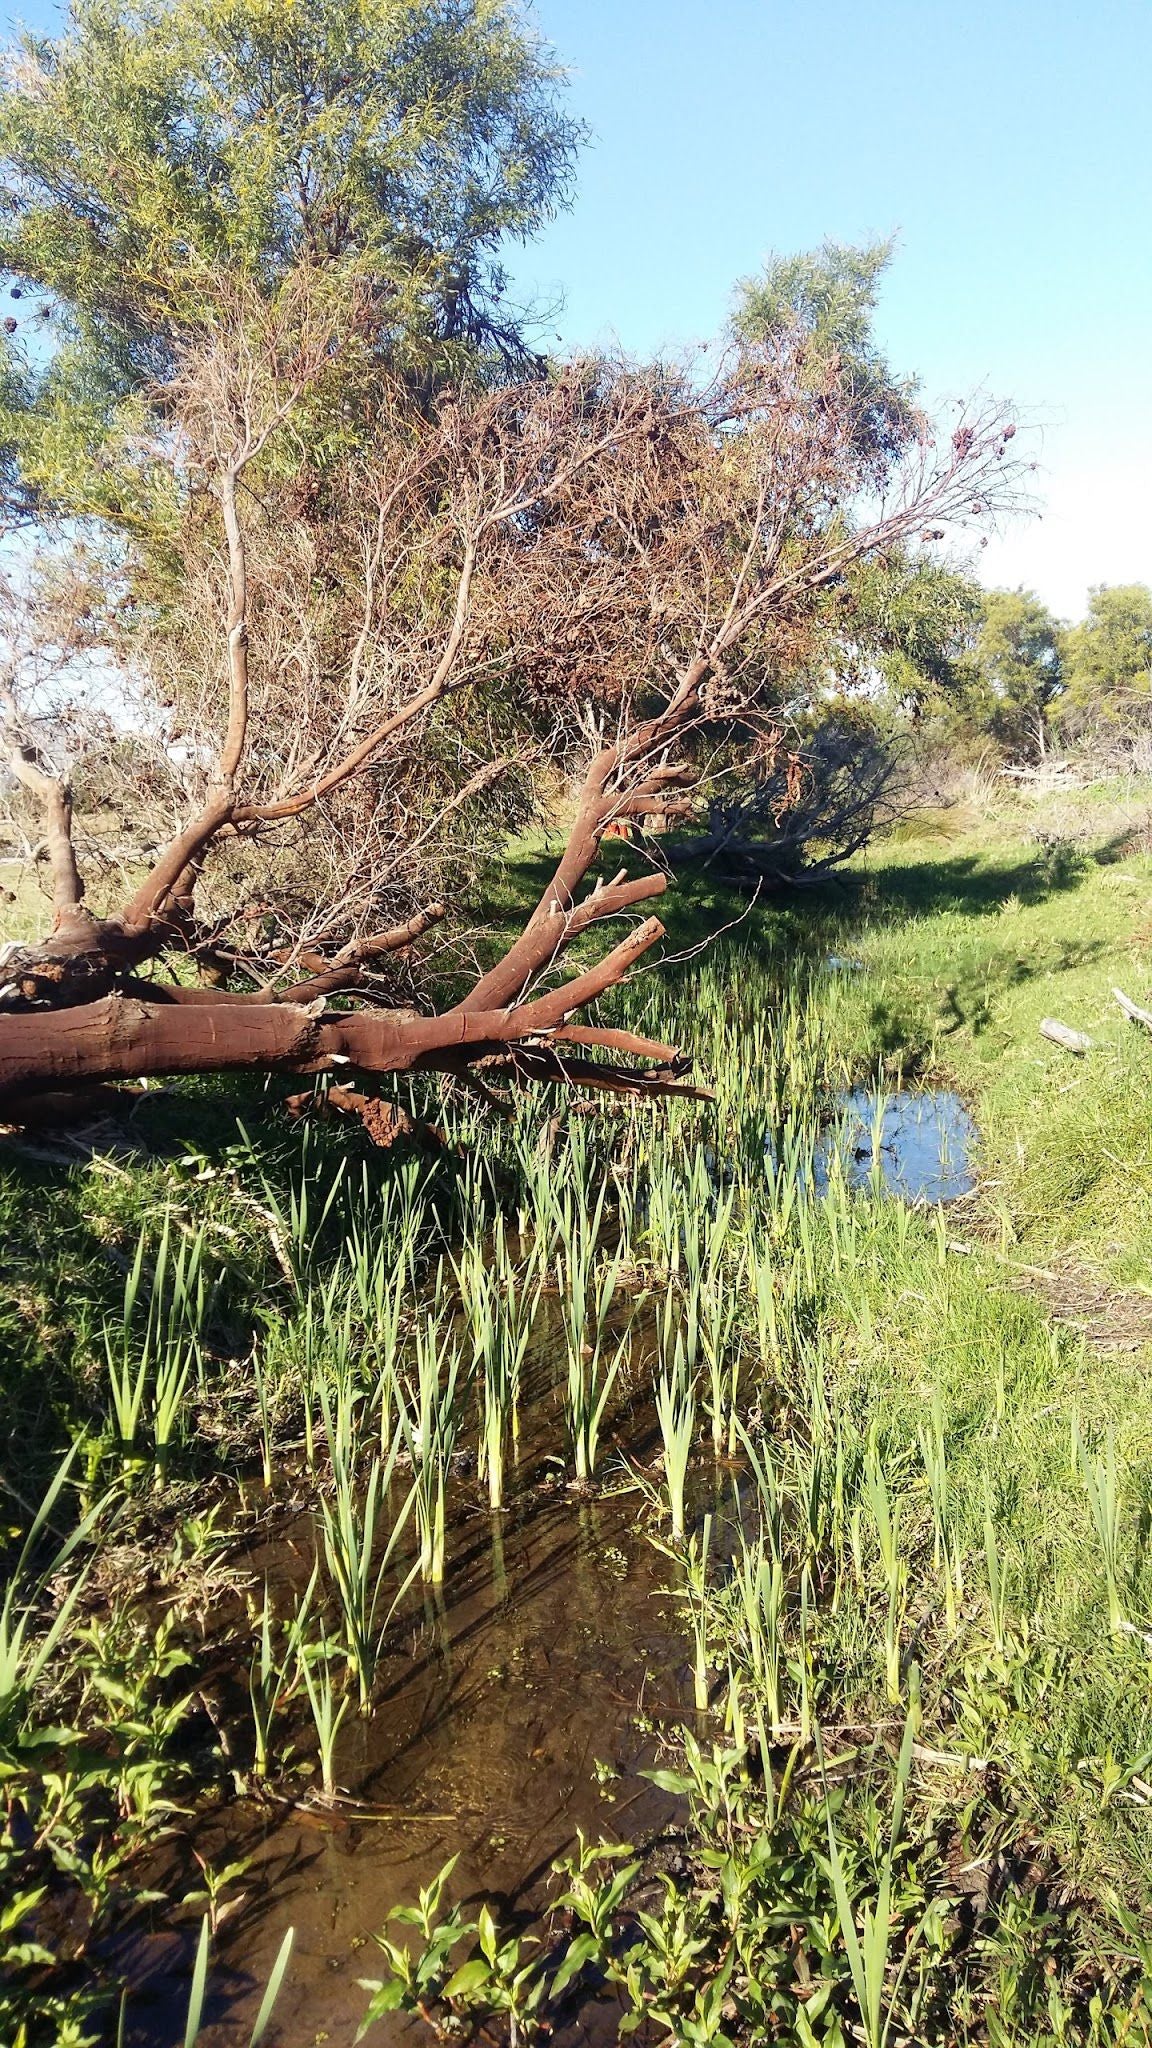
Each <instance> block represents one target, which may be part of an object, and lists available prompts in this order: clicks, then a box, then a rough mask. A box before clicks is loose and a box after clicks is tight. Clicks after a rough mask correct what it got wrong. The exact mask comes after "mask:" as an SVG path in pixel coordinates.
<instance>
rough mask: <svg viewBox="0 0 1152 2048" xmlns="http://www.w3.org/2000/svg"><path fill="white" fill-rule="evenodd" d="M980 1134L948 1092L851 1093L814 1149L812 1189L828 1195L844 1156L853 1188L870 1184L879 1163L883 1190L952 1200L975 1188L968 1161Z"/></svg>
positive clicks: (911, 1198) (915, 1198) (907, 1197)
mask: <svg viewBox="0 0 1152 2048" xmlns="http://www.w3.org/2000/svg"><path fill="white" fill-rule="evenodd" d="M878 1112H879V1131H878V1132H877V1114H878ZM977 1135H978V1133H977V1130H976V1125H975V1123H974V1122H973V1120H972V1117H971V1116H970V1114H969V1112H968V1110H967V1109H966V1108H965V1106H964V1104H963V1102H962V1101H961V1100H960V1097H959V1096H958V1095H957V1094H955V1093H954V1092H953V1090H952V1089H950V1088H933V1089H923V1090H918V1089H911V1088H905V1089H900V1090H899V1091H898V1092H897V1093H896V1094H894V1095H888V1094H880V1093H878V1092H877V1090H875V1089H872V1088H853V1089H850V1090H849V1091H848V1092H847V1093H846V1094H844V1095H842V1096H841V1097H840V1099H839V1102H838V1104H837V1118H836V1121H835V1123H834V1124H832V1125H831V1126H830V1127H829V1128H828V1130H827V1131H826V1132H825V1134H824V1136H823V1138H822V1140H821V1142H820V1144H819V1146H818V1147H817V1150H816V1154H815V1161H814V1165H815V1185H816V1188H817V1191H818V1192H819V1193H824V1192H826V1190H827V1187H828V1182H829V1177H830V1174H831V1171H832V1167H833V1163H834V1161H835V1160H836V1159H837V1158H839V1160H840V1162H841V1164H842V1166H843V1170H844V1174H845V1177H846V1179H847V1181H848V1185H849V1186H850V1187H854V1188H862V1187H867V1186H868V1185H869V1183H870V1181H871V1179H872V1174H873V1171H874V1169H875V1168H876V1166H877V1165H878V1167H879V1173H880V1180H881V1185H882V1187H883V1189H884V1191H885V1193H887V1194H890V1195H896V1196H898V1197H899V1199H900V1200H901V1201H905V1202H928V1203H936V1202H955V1201H958V1200H959V1199H960V1197H961V1196H962V1195H968V1194H971V1192H972V1189H973V1188H974V1187H975V1185H976V1181H975V1175H974V1174H973V1172H972V1171H971V1168H970V1165H969V1160H970V1157H971V1154H972V1152H973V1150H974V1148H975V1145H976V1140H977ZM877 1136H878V1137H879V1147H878V1148H877V1145H876V1140H877Z"/></svg>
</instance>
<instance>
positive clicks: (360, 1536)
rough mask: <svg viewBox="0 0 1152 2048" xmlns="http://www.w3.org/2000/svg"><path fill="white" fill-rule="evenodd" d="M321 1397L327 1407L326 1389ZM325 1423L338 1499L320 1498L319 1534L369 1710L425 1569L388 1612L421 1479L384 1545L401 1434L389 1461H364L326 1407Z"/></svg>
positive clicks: (404, 1585) (364, 1709)
mask: <svg viewBox="0 0 1152 2048" xmlns="http://www.w3.org/2000/svg"><path fill="white" fill-rule="evenodd" d="M321 1397H322V1400H323V1401H324V1403H325V1404H327V1401H328V1396H327V1393H326V1392H325V1391H324V1390H323V1389H322V1390H321ZM325 1423H326V1428H327V1431H328V1438H329V1443H330V1444H331V1445H332V1486H333V1493H332V1497H331V1498H329V1496H328V1494H327V1493H322V1494H321V1495H320V1535H321V1539H322V1543H323V1549H324V1559H325V1563H326V1564H327V1567H328V1574H329V1577H330V1579H331V1581H332V1585H333V1587H334V1589H335V1592H336V1596H337V1601H338V1604H339V1609H340V1615H341V1619H342V1621H343V1626H344V1642H345V1647H346V1650H347V1654H348V1664H349V1669H350V1672H351V1675H352V1677H353V1678H354V1679H355V1681H356V1683H357V1685H358V1687H359V1693H360V1712H361V1714H365V1715H366V1714H369V1713H371V1710H372V1687H373V1683H374V1680H375V1676H376V1666H377V1664H378V1662H379V1659H380V1653H381V1650H382V1647H383V1642H384V1636H385V1634H386V1632H387V1629H388V1625H389V1623H390V1621H391V1619H392V1616H393V1615H394V1614H395V1612H396V1609H397V1607H398V1606H399V1604H400V1602H401V1600H402V1599H403V1597H404V1594H405V1593H406V1592H407V1590H408V1587H409V1586H410V1585H411V1583H412V1579H413V1578H414V1577H415V1575H416V1571H417V1569H418V1567H417V1565H415V1564H414V1565H413V1566H412V1569H411V1571H410V1572H409V1573H408V1575H407V1577H406V1578H404V1579H403V1580H402V1581H401V1583H400V1585H399V1587H398V1588H397V1590H396V1592H395V1593H394V1594H393V1596H392V1598H391V1600H390V1601H388V1603H387V1605H386V1607H385V1608H384V1611H383V1614H381V1607H382V1597H381V1596H382V1591H383V1586H384V1581H385V1578H386V1577H387V1574H388V1572H389V1570H390V1569H391V1566H392V1561H393V1558H394V1556H395V1554H396V1549H397V1545H398V1544H399V1541H400V1538H401V1536H402V1535H403V1533H404V1528H405V1525H406V1523H407V1520H408V1516H409V1513H410V1511H411V1509H412V1507H413V1504H414V1502H415V1499H416V1484H415V1483H414V1484H413V1486H412V1487H411V1488H410V1489H409V1491H408V1492H407V1494H406V1495H405V1498H404V1501H403V1503H402V1505H401V1507H400V1510H399V1513H398V1514H395V1515H393V1516H392V1517H391V1519H390V1522H389V1526H388V1530H387V1535H386V1538H385V1541H384V1542H383V1545H381V1543H380V1541H379V1538H380V1535H381V1524H382V1515H383V1511H384V1505H385V1502H386V1501H387V1500H388V1499H389V1496H390V1492H391V1487H392V1480H393V1475H394V1473H395V1469H396V1456H397V1452H398V1450H399V1449H400V1445H401V1443H402V1441H403V1436H402V1432H400V1431H398V1432H397V1434H396V1436H395V1437H394V1438H393V1442H392V1447H391V1450H390V1451H389V1453H388V1457H387V1459H385V1460H382V1459H381V1457H380V1455H379V1452H378V1451H375V1450H373V1452H372V1454H371V1456H369V1457H368V1459H367V1460H366V1461H363V1460H361V1459H360V1458H359V1457H358V1456H357V1455H356V1453H357V1451H358V1448H359V1447H358V1445H356V1443H355V1441H354V1440H352V1441H349V1440H348V1439H347V1438H346V1437H345V1436H343V1435H342V1434H341V1433H338V1432H336V1431H335V1430H334V1429H333V1427H332V1426H331V1424H330V1422H329V1418H328V1410H327V1405H326V1408H325ZM365 1470H366V1473H367V1477H366V1479H365V1478H364V1471H365Z"/></svg>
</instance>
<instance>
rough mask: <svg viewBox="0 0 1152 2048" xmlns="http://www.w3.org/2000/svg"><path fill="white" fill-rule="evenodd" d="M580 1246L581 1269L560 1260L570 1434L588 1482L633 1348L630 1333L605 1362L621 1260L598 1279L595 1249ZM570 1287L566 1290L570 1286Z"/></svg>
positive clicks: (581, 1476)
mask: <svg viewBox="0 0 1152 2048" xmlns="http://www.w3.org/2000/svg"><path fill="white" fill-rule="evenodd" d="M586 1247H587V1241H586V1240H585V1247H584V1248H581V1249H579V1250H578V1249H577V1247H576V1245H575V1244H574V1245H573V1247H572V1250H571V1254H570V1256H571V1257H572V1259H573V1260H574V1265H575V1270H574V1271H573V1270H572V1268H571V1267H570V1268H569V1270H568V1272H567V1273H566V1271H565V1267H564V1264H563V1262H562V1261H561V1262H558V1263H557V1268H556V1273H557V1280H558V1283H559V1285H560V1288H561V1310H560V1313H561V1320H562V1323H563V1328H564V1340H565V1348H566V1356H567V1367H568V1370H567V1382H566V1407H567V1418H568V1434H569V1439H570V1442H571V1446H572V1460H573V1466H574V1469H575V1473H576V1478H577V1480H578V1481H579V1482H580V1483H581V1484H588V1483H589V1482H590V1481H591V1480H592V1479H593V1478H594V1477H595V1472H596V1462H597V1458H598V1455H599V1448H600V1430H601V1427H602V1425H603V1421H604V1414H605V1411H606V1409H607V1406H608V1402H609V1400H610V1398H611V1395H612V1390H613V1388H614V1387H615V1385H616V1381H617V1380H618V1378H619V1376H620V1372H621V1369H622V1367H623V1365H624V1362H625V1359H626V1358H627V1357H628V1355H629V1351H630V1338H629V1334H628V1332H625V1334H624V1336H623V1337H622V1338H621V1339H620V1341H619V1342H618V1344H617V1346H616V1349H615V1352H614V1354H613V1356H612V1358H611V1359H610V1360H609V1361H608V1362H607V1363H605V1358H604V1345H605V1337H606V1334H607V1325H608V1317H609V1313H610V1311H611V1307H612V1301H613V1297H614V1296H615V1293H616V1288H617V1284H618V1281H619V1278H620V1270H621V1268H620V1262H619V1261H618V1260H613V1261H608V1262H606V1263H605V1264H604V1266H603V1267H602V1268H601V1270H600V1273H599V1275H598V1276H597V1277H596V1279H595V1281H592V1280H591V1278H590V1263H591V1260H590V1251H589V1252H588V1253H587V1256H586ZM566 1288H567V1289H570V1291H568V1292H565V1289H566Z"/></svg>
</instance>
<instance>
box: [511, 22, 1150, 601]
mask: <svg viewBox="0 0 1152 2048" xmlns="http://www.w3.org/2000/svg"><path fill="white" fill-rule="evenodd" d="M536 14H537V18H538V20H539V22H540V24H541V26H542V28H543V30H544V32H545V33H546V35H547V36H548V37H549V39H550V40H551V42H552V43H553V44H554V46H555V47H556V50H557V53H558V55H559V56H560V57H561V58H562V59H563V60H564V61H565V62H566V63H567V65H568V66H569V69H570V71H571V74H572V77H571V88H570V96H571V100H572V104H573V106H574V107H575V109H576V111H578V112H579V113H580V114H582V115H583V117H584V118H585V119H586V120H587V121H588V122H589V124H590V126H591V128H592V130H593V141H592V144H591V146H590V148H589V149H588V151H587V153H586V155H585V158H584V161H583V164H582V167H581V171H580V178H579V192H578V197H577V201H576V205H575V208H574V210H573V211H572V213H571V214H569V215H567V216H565V217H564V218H562V219H561V220H560V221H558V222H557V223H556V225H555V226H554V227H553V228H552V229H551V230H550V231H549V232H548V233H547V235H545V236H544V238H543V239H542V240H541V241H539V242H538V243H536V244H534V245H533V246H532V248H531V249H529V250H528V251H525V252H523V253H522V254H518V255H517V257H516V259H515V262H514V274H515V276H516V278H517V281H518V283H519V285H520V286H521V288H522V289H523V290H524V291H528V292H535V293H537V294H539V295H541V296H542V297H543V298H545V299H548V298H549V297H550V296H554V295H556V294H558V293H561V292H562V293H563V294H564V298H565V303H564V306H563V308H562V310H561V312H560V314H559V317H558V318H557V319H556V320H554V321H552V322H550V323H549V328H548V331H549V332H555V331H558V332H559V333H560V335H561V337H562V338H563V339H564V340H565V341H566V342H570V343H573V344H586V343H593V342H596V341H604V340H608V339H610V338H613V337H614V338H617V339H618V340H619V341H620V342H621V343H622V344H623V345H624V347H626V348H628V349H630V350H636V351H640V352H642V351H645V350H649V349H655V348H659V347H663V346H668V345H675V344H677V343H680V342H686V341H691V340H695V339H702V338H704V337H706V336H708V335H710V334H713V333H715V332H716V330H717V328H718V327H719V325H720V324H721V322H722V321H723V319H724V316H725V312H726V309H727V306H728V303H729V299H730V295H731V290H732V286H733V284H734V282H735V280H736V279H738V278H739V277H742V276H746V275H748V274H749V273H750V272H752V271H754V270H755V269H756V267H757V265H758V263H759V262H760V261H761V260H762V258H763V257H764V255H765V254H766V253H767V252H768V251H771V250H778V251H793V250H797V249H804V248H811V247H813V246H815V245H816V244H817V243H819V242H820V241H822V240H823V239H824V238H825V237H826V236H832V237H835V238H837V239H840V240H845V241H858V240H864V239H868V238H871V237H873V236H877V235H887V234H890V233H893V232H895V233H896V234H897V236H898V249H897V254H896V258H895V261H894V264H893V267H892V270H891V272H890V274H889V278H888V281H887V283H886V285H885V288H884V292H883V297H882V301H881V305H880V310H879V317H878V332H879V336H880V338H881V340H882V342H883V343H884V345H885V347H886V348H887V350H888V352H889V354H890V356H891V358H892V360H893V361H894V363H895V364H896V365H897V366H898V367H899V368H901V369H905V370H909V371H914V372H916V373H918V374H919V376H920V378H921V380H922V383H923V386H924V389H925V391H926V393H927V394H929V395H930V396H935V397H939V398H945V397H950V396H953V395H957V394H960V393H962V392H968V391H970V390H972V389H973V388H974V387H976V386H985V387H987V388H988V389H989V390H990V391H992V392H994V393H996V394H997V395H999V396H1003V397H1005V398H1008V399H1010V400H1011V401H1012V402H1013V403H1014V404H1015V405H1016V406H1018V407H1019V408H1020V417H1021V418H1023V419H1031V420H1033V421H1036V422H1038V423H1039V425H1038V429H1037V435H1036V440H1037V455H1038V457H1039V460H1040V463H1041V470H1040V472H1039V474H1038V476H1037V479H1036V486H1037V496H1038V497H1039V498H1040V499H1041V500H1042V501H1043V516H1042V517H1041V518H1040V519H1039V520H1037V521H1033V522H1030V523H1029V524H1028V525H1027V526H1022V527H1019V528H1016V529H1014V530H1013V531H1012V532H1011V533H1010V534H1008V535H1006V536H1005V537H1004V538H1003V539H1001V540H997V541H993V543H992V544H991V545H990V546H989V547H988V549H987V550H986V551H985V553H984V555H983V556H982V558H981V571H982V573H983V574H984V575H985V577H986V580H988V581H993V582H1006V583H1016V582H1025V583H1027V584H1029V585H1030V586H1032V587H1033V588H1036V589H1038V590H1039V591H1040V593H1041V594H1042V596H1043V597H1044V598H1045V599H1046V600H1047V602H1048V603H1049V604H1051V605H1052V606H1053V607H1054V608H1055V609H1056V610H1057V611H1059V612H1060V613H1061V614H1063V615H1064V616H1066V617H1075V616H1077V615H1079V614H1080V612H1081V611H1082V610H1083V606H1084V602H1085V598H1086V593H1087V588H1088V586H1089V584H1091V583H1097V582H1111V583H1119V582H1126V581H1132V580H1141V581H1149V582H1152V402H1150V401H1152V109H1150V86H1152V5H1150V4H1149V0H1096V4H1095V5H1088V4H1083V5H1074V4H1071V0H1046V4H1041V0H1001V4H999V5H993V4H989V0H977V4H971V0H969V4H964V0H955V4H953V5H942V4H939V0H919V4H917V0H818V4H814V0H710V4H703V0H699V4H693V0H663V4H658V0H617V4H611V0H538V5H537V8H536Z"/></svg>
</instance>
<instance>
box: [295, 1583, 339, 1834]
mask: <svg viewBox="0 0 1152 2048" xmlns="http://www.w3.org/2000/svg"><path fill="white" fill-rule="evenodd" d="M309 1597H310V1596H309V1595H307V1594H306V1595H305V1605H306V1604H307V1601H308V1598H309ZM297 1622H298V1627H297V1631H296V1644H297V1649H296V1668H297V1670H298V1672H299V1674H300V1679H301V1681H302V1683H303V1686H304V1691H305V1694H306V1696H307V1700H308V1705H309V1708H310V1710H311V1714H312V1725H313V1728H314V1729H315V1732H316V1745H317V1750H318V1753H319V1759H320V1782H321V1786H322V1789H323V1792H324V1796H325V1798H326V1799H335V1798H336V1796H337V1792H338V1790H339V1788H338V1786H337V1783H336V1743H337V1739H338V1737H339V1734H340V1730H341V1728H342V1727H343V1725H344V1718H345V1715H346V1714H347V1712H348V1709H349V1707H350V1706H351V1704H352V1702H351V1697H350V1695H349V1694H348V1693H347V1692H342V1691H341V1690H340V1686H339V1683H338V1680H337V1675H336V1674H337V1671H338V1669H339V1667H340V1665H341V1663H343V1662H345V1661H346V1658H345V1651H344V1648H343V1645H341V1644H340V1643H338V1642H334V1641H333V1640H332V1638H331V1637H330V1636H329V1634H328V1631H327V1629H326V1628H325V1626H324V1624H323V1622H322V1621H320V1623H319V1633H318V1634H317V1635H316V1636H315V1637H310V1636H308V1635H306V1634H305V1632H304V1628H303V1616H302V1612H301V1610H300V1609H299V1608H298V1609H297Z"/></svg>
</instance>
